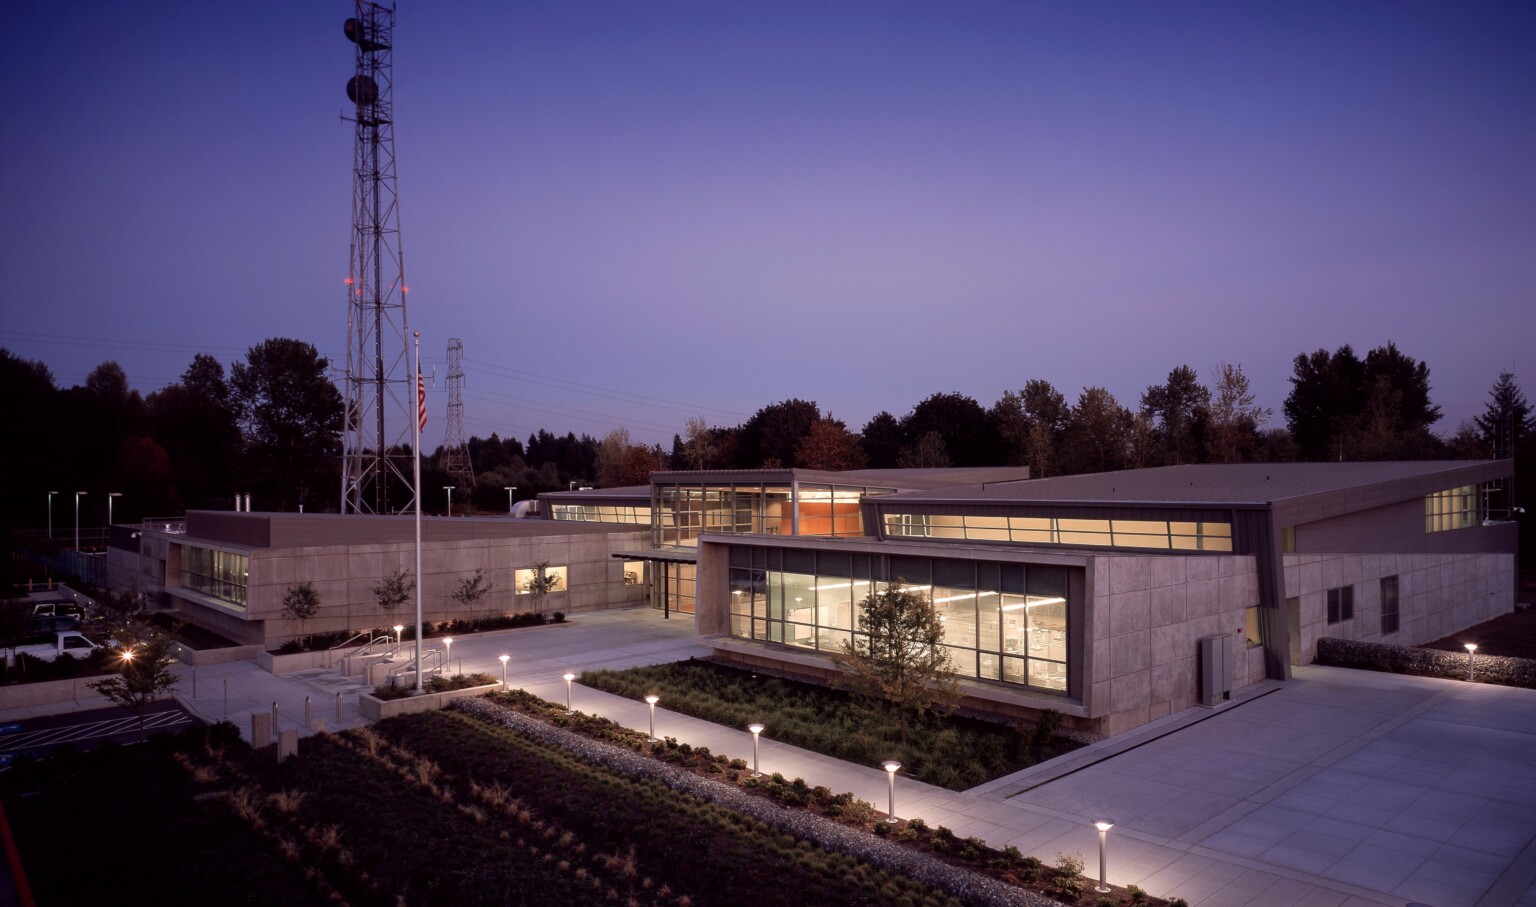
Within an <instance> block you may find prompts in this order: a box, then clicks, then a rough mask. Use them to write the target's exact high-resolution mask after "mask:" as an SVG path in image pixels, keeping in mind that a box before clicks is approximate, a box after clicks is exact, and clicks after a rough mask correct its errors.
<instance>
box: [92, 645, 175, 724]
mask: <svg viewBox="0 0 1536 907" xmlns="http://www.w3.org/2000/svg"><path fill="white" fill-rule="evenodd" d="M117 634H118V635H117V638H118V639H119V640H120V643H119V645H118V647H117V656H118V660H119V667H118V674H117V676H116V677H109V678H107V679H106V680H98V681H96V682H95V683H92V684H89V686H90V688H91V689H93V690H95V691H96V692H98V693H100V694H101V695H102V696H104V697H106V699H107V701H109V702H111V703H112V704H113V705H119V706H122V707H123V708H125V709H128V710H129V711H131V712H133V714H134V717H135V718H137V719H138V722H139V739H140V740H143V739H145V737H146V734H145V730H144V710H145V709H146V708H148V707H149V704H150V703H152V702H154V701H156V700H158V699H161V698H163V697H164V696H165V694H166V693H169V692H171V691H172V690H174V689H175V688H176V675H175V674H173V673H171V657H170V649H171V637H170V636H169V635H168V634H166V633H165V632H164V631H161V630H159V629H158V628H155V627H152V626H150V625H149V624H145V623H137V628H136V629H135V630H132V631H130V630H128V628H126V627H121V628H118V631H117Z"/></svg>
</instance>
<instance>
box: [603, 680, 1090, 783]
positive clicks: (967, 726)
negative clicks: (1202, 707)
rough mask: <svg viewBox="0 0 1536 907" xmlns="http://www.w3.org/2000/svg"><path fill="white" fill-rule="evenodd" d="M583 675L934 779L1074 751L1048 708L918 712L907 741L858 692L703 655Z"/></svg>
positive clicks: (728, 722) (672, 706)
mask: <svg viewBox="0 0 1536 907" xmlns="http://www.w3.org/2000/svg"><path fill="white" fill-rule="evenodd" d="M580 682H581V683H582V684H583V685H585V686H589V687H593V688H595V689H599V690H604V691H606V692H609V693H613V694H615V695H618V696H624V697H627V698H629V699H635V700H641V699H644V698H645V696H647V695H650V694H655V695H657V696H660V697H661V705H662V707H663V708H666V709H668V710H670V711H674V712H679V713H681V714H684V715H691V716H693V717H695V718H701V719H703V720H705V721H711V722H714V723H716V724H722V725H725V726H727V727H734V728H745V727H746V726H747V725H748V724H750V723H752V722H761V723H762V724H763V725H765V727H766V730H764V731H763V736H764V737H767V738H769V739H772V740H778V741H781V742H784V743H788V744H792V745H794V746H798V747H802V748H804V749H808V750H812V751H814V752H818V753H821V754H823V755H826V756H831V757H833V758H835V759H842V760H844V761H846V762H856V763H859V764H860V765H868V766H871V767H879V765H880V763H881V762H883V761H885V760H887V759H895V760H896V761H898V762H900V763H901V764H902V771H903V773H905V774H910V775H911V776H912V777H914V778H917V779H919V780H921V781H925V782H927V783H929V784H934V785H938V786H940V787H945V788H948V789H950V790H964V789H965V788H968V787H974V786H975V785H977V784H982V783H984V782H986V781H990V780H992V779H993V778H999V777H1002V776H1003V775H1007V774H1011V773H1013V772H1016V771H1018V770H1020V769H1023V768H1028V767H1029V766H1031V765H1034V764H1036V763H1038V762H1043V761H1045V760H1047V759H1051V758H1054V757H1056V756H1059V755H1061V754H1062V753H1065V752H1069V751H1071V750H1073V749H1076V748H1077V747H1078V746H1080V744H1079V743H1078V742H1076V741H1073V740H1070V739H1068V738H1065V737H1062V736H1059V735H1058V734H1057V733H1056V727H1057V721H1058V716H1056V715H1055V713H1052V712H1047V713H1046V714H1045V715H1044V716H1043V717H1042V719H1041V720H1040V721H1039V722H1037V723H1036V724H1035V725H1033V726H1025V725H1006V724H999V723H996V722H992V721H984V720H981V719H977V718H967V717H963V716H959V715H939V716H933V715H929V716H924V717H922V718H917V719H914V720H913V721H912V723H911V730H910V733H909V736H908V742H907V743H906V744H902V743H900V742H899V739H898V738H897V736H896V732H895V725H894V722H893V721H891V720H890V719H889V716H885V715H882V714H880V713H879V712H878V710H877V709H871V708H869V707H868V706H867V705H865V704H864V703H862V701H861V700H860V698H859V697H858V696H856V695H855V694H853V693H850V692H848V691H845V690H834V689H830V688H828V687H824V686H820V685H818V684H814V683H806V682H803V681H797V680H786V679H782V678H778V677H772V676H769V675H766V674H762V673H756V672H753V671H749V670H746V669H743V668H737V667H733V666H730V665H723V664H719V663H716V662H713V661H708V660H702V659H689V660H688V661H681V662H673V663H671V664H664V665H651V666H648V667H641V668H630V669H628V670H623V671H611V670H600V671H586V672H584V673H583V674H582V675H581V679H580Z"/></svg>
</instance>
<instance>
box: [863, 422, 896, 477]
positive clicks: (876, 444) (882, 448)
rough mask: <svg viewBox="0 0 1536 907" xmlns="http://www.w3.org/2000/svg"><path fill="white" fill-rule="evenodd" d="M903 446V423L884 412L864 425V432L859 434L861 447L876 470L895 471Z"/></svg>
mask: <svg viewBox="0 0 1536 907" xmlns="http://www.w3.org/2000/svg"><path fill="white" fill-rule="evenodd" d="M903 444H904V441H903V440H902V433H901V423H900V422H897V421H896V417H895V416H893V415H891V414H890V413H888V412H885V411H883V410H882V411H881V412H878V413H875V415H874V416H873V417H872V418H871V419H870V420H869V421H868V422H866V423H864V430H863V431H861V432H859V446H860V447H862V448H864V453H865V455H866V456H867V457H868V458H869V465H870V466H872V467H874V468H875V469H894V468H895V467H896V460H897V458H898V457H900V456H901V449H902V446H903Z"/></svg>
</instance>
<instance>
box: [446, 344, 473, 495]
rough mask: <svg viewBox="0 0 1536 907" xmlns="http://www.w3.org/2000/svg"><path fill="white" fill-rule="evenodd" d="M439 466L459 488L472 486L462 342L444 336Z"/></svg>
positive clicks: (471, 487)
mask: <svg viewBox="0 0 1536 907" xmlns="http://www.w3.org/2000/svg"><path fill="white" fill-rule="evenodd" d="M441 465H442V467H443V470H444V471H445V472H447V473H448V477H449V478H451V479H453V484H454V485H456V486H458V487H459V488H467V489H469V490H470V491H474V489H475V467H474V464H473V463H471V462H470V460H469V445H468V444H467V443H465V441H464V341H462V340H460V339H459V338H457V337H450V338H448V423H447V428H445V429H444V430H443V460H442V464H441Z"/></svg>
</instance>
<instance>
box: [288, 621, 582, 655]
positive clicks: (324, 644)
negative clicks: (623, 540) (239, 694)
mask: <svg viewBox="0 0 1536 907" xmlns="http://www.w3.org/2000/svg"><path fill="white" fill-rule="evenodd" d="M563 623H565V613H564V612H562V611H552V612H550V613H549V614H542V613H540V612H538V611H522V612H519V613H517V614H490V615H487V616H485V617H472V618H460V619H458V620H444V621H435V622H434V621H428V622H426V623H424V624H422V634H421V638H422V639H438V638H441V637H444V636H466V635H468V634H470V633H488V632H490V631H492V630H518V629H522V628H523V627H542V626H545V625H546V624H563ZM393 630H394V628H393V627H374V628H372V629H369V630H337V631H336V632H334V633H315V634H312V635H310V636H307V637H306V638H305V639H303V640H297V639H294V640H290V641H288V642H285V643H283V644H282V645H281V646H279V647H277V648H276V649H270V650H269V651H270V652H271V653H272V654H273V655H293V654H296V653H299V652H323V651H325V650H327V649H330V648H332V647H335V646H339V645H341V644H342V643H344V642H346V641H348V640H349V639H352V638H353V637H355V636H357V635H358V634H360V633H367V634H368V636H369V637H375V636H388V635H390V634H391V633H392V632H393ZM415 638H416V627H415V626H414V625H408V626H407V625H402V629H401V631H400V639H401V640H402V641H404V640H414V639H415Z"/></svg>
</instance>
